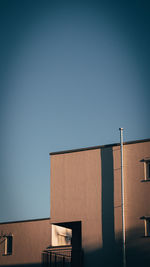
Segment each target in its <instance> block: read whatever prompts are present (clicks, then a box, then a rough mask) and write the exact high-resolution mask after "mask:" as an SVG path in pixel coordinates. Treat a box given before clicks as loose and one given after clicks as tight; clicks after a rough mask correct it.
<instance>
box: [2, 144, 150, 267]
mask: <svg viewBox="0 0 150 267" xmlns="http://www.w3.org/2000/svg"><path fill="white" fill-rule="evenodd" d="M123 153H124V157H123V159H124V164H123V174H124V204H125V205H124V209H125V213H124V215H125V237H126V242H125V252H126V266H128V267H130V266H131V265H132V266H133V264H136V265H138V264H139V265H142V266H145V267H146V266H148V265H149V263H150V208H149V205H148V203H149V200H150V139H147V140H140V141H135V142H127V143H125V144H124V146H123ZM50 157H51V194H50V196H51V217H50V220H45V221H42V220H41V221H38V222H24V223H18V224H17V223H16V224H0V233H1V232H2V231H3V233H6V236H11V235H12V236H13V244H14V245H12V246H13V249H12V253H11V254H12V255H8V256H2V254H0V265H1V266H2V265H11V266H13V265H17V266H18V264H20V265H21V264H29V263H30V264H32V265H33V264H35V263H40V257H41V255H42V261H43V264H44V265H46V266H55V267H56V266H63V267H65V266H72V267H74V266H76V267H77V266H79V267H81V266H84V267H88V266H122V263H123V254H122V202H121V158H120V144H112V145H106V146H97V147H92V148H84V149H77V150H72V151H62V152H56V153H51V154H50ZM10 226H11V227H12V228H11V227H10ZM20 227H22V228H20ZM28 228H29V230H28ZM19 229H21V230H19ZM32 229H33V230H32ZM39 229H40V235H38V233H39ZM15 231H16V232H15ZM8 233H11V235H9V234H8ZM25 233H26V234H25ZM29 233H30V234H29ZM21 235H22V236H25V237H24V238H25V240H26V239H27V240H28V241H29V240H30V241H29V243H28V242H27V241H25V243H24V242H23V239H22V241H21V239H20V238H21ZM1 236H2V235H1ZM15 236H16V237H17V236H18V239H17V238H15ZM29 236H30V239H29ZM9 242H10V244H11V237H9V238H8V243H9ZM19 244H20V245H19ZM25 244H26V245H25ZM29 244H30V245H29ZM39 244H40V245H39ZM9 249H10V248H8V250H9ZM18 251H19V252H18ZM21 251H23V252H21ZM42 252H43V253H42ZM22 253H23V254H22ZM4 254H5V253H4ZM19 255H24V256H19ZM31 255H33V256H31ZM27 266H28V265H27Z"/></svg>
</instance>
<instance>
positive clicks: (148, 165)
mask: <svg viewBox="0 0 150 267" xmlns="http://www.w3.org/2000/svg"><path fill="white" fill-rule="evenodd" d="M144 180H145V181H150V160H149V159H147V160H144Z"/></svg>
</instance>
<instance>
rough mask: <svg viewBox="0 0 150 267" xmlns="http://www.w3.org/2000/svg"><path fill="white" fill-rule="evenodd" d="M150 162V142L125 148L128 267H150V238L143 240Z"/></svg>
mask: <svg viewBox="0 0 150 267" xmlns="http://www.w3.org/2000/svg"><path fill="white" fill-rule="evenodd" d="M148 158H149V159H150V142H145V143H137V144H130V145H125V147H124V179H125V218H126V220H125V224H126V248H127V263H128V265H130V266H131V265H133V263H134V264H135V265H140V266H141V265H142V266H148V265H149V263H150V237H144V235H145V226H144V220H143V219H141V217H143V216H150V205H149V203H150V181H144V160H145V159H148Z"/></svg>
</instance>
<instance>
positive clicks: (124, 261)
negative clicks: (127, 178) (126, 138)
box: [119, 128, 126, 267]
mask: <svg viewBox="0 0 150 267" xmlns="http://www.w3.org/2000/svg"><path fill="white" fill-rule="evenodd" d="M119 130H120V152H121V206H122V241H123V244H122V252H123V267H126V246H125V245H126V236H125V209H124V177H123V128H119Z"/></svg>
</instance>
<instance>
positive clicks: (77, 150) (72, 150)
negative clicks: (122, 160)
mask: <svg viewBox="0 0 150 267" xmlns="http://www.w3.org/2000/svg"><path fill="white" fill-rule="evenodd" d="M145 142H150V138H148V139H141V140H134V141H128V142H124V143H123V144H124V145H130V144H136V143H145ZM114 146H120V143H113V144H108V145H99V146H91V147H82V148H76V149H69V150H62V151H56V152H50V153H49V155H50V156H53V155H58V154H67V153H74V152H80V151H86V150H94V149H101V148H107V147H114Z"/></svg>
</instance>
